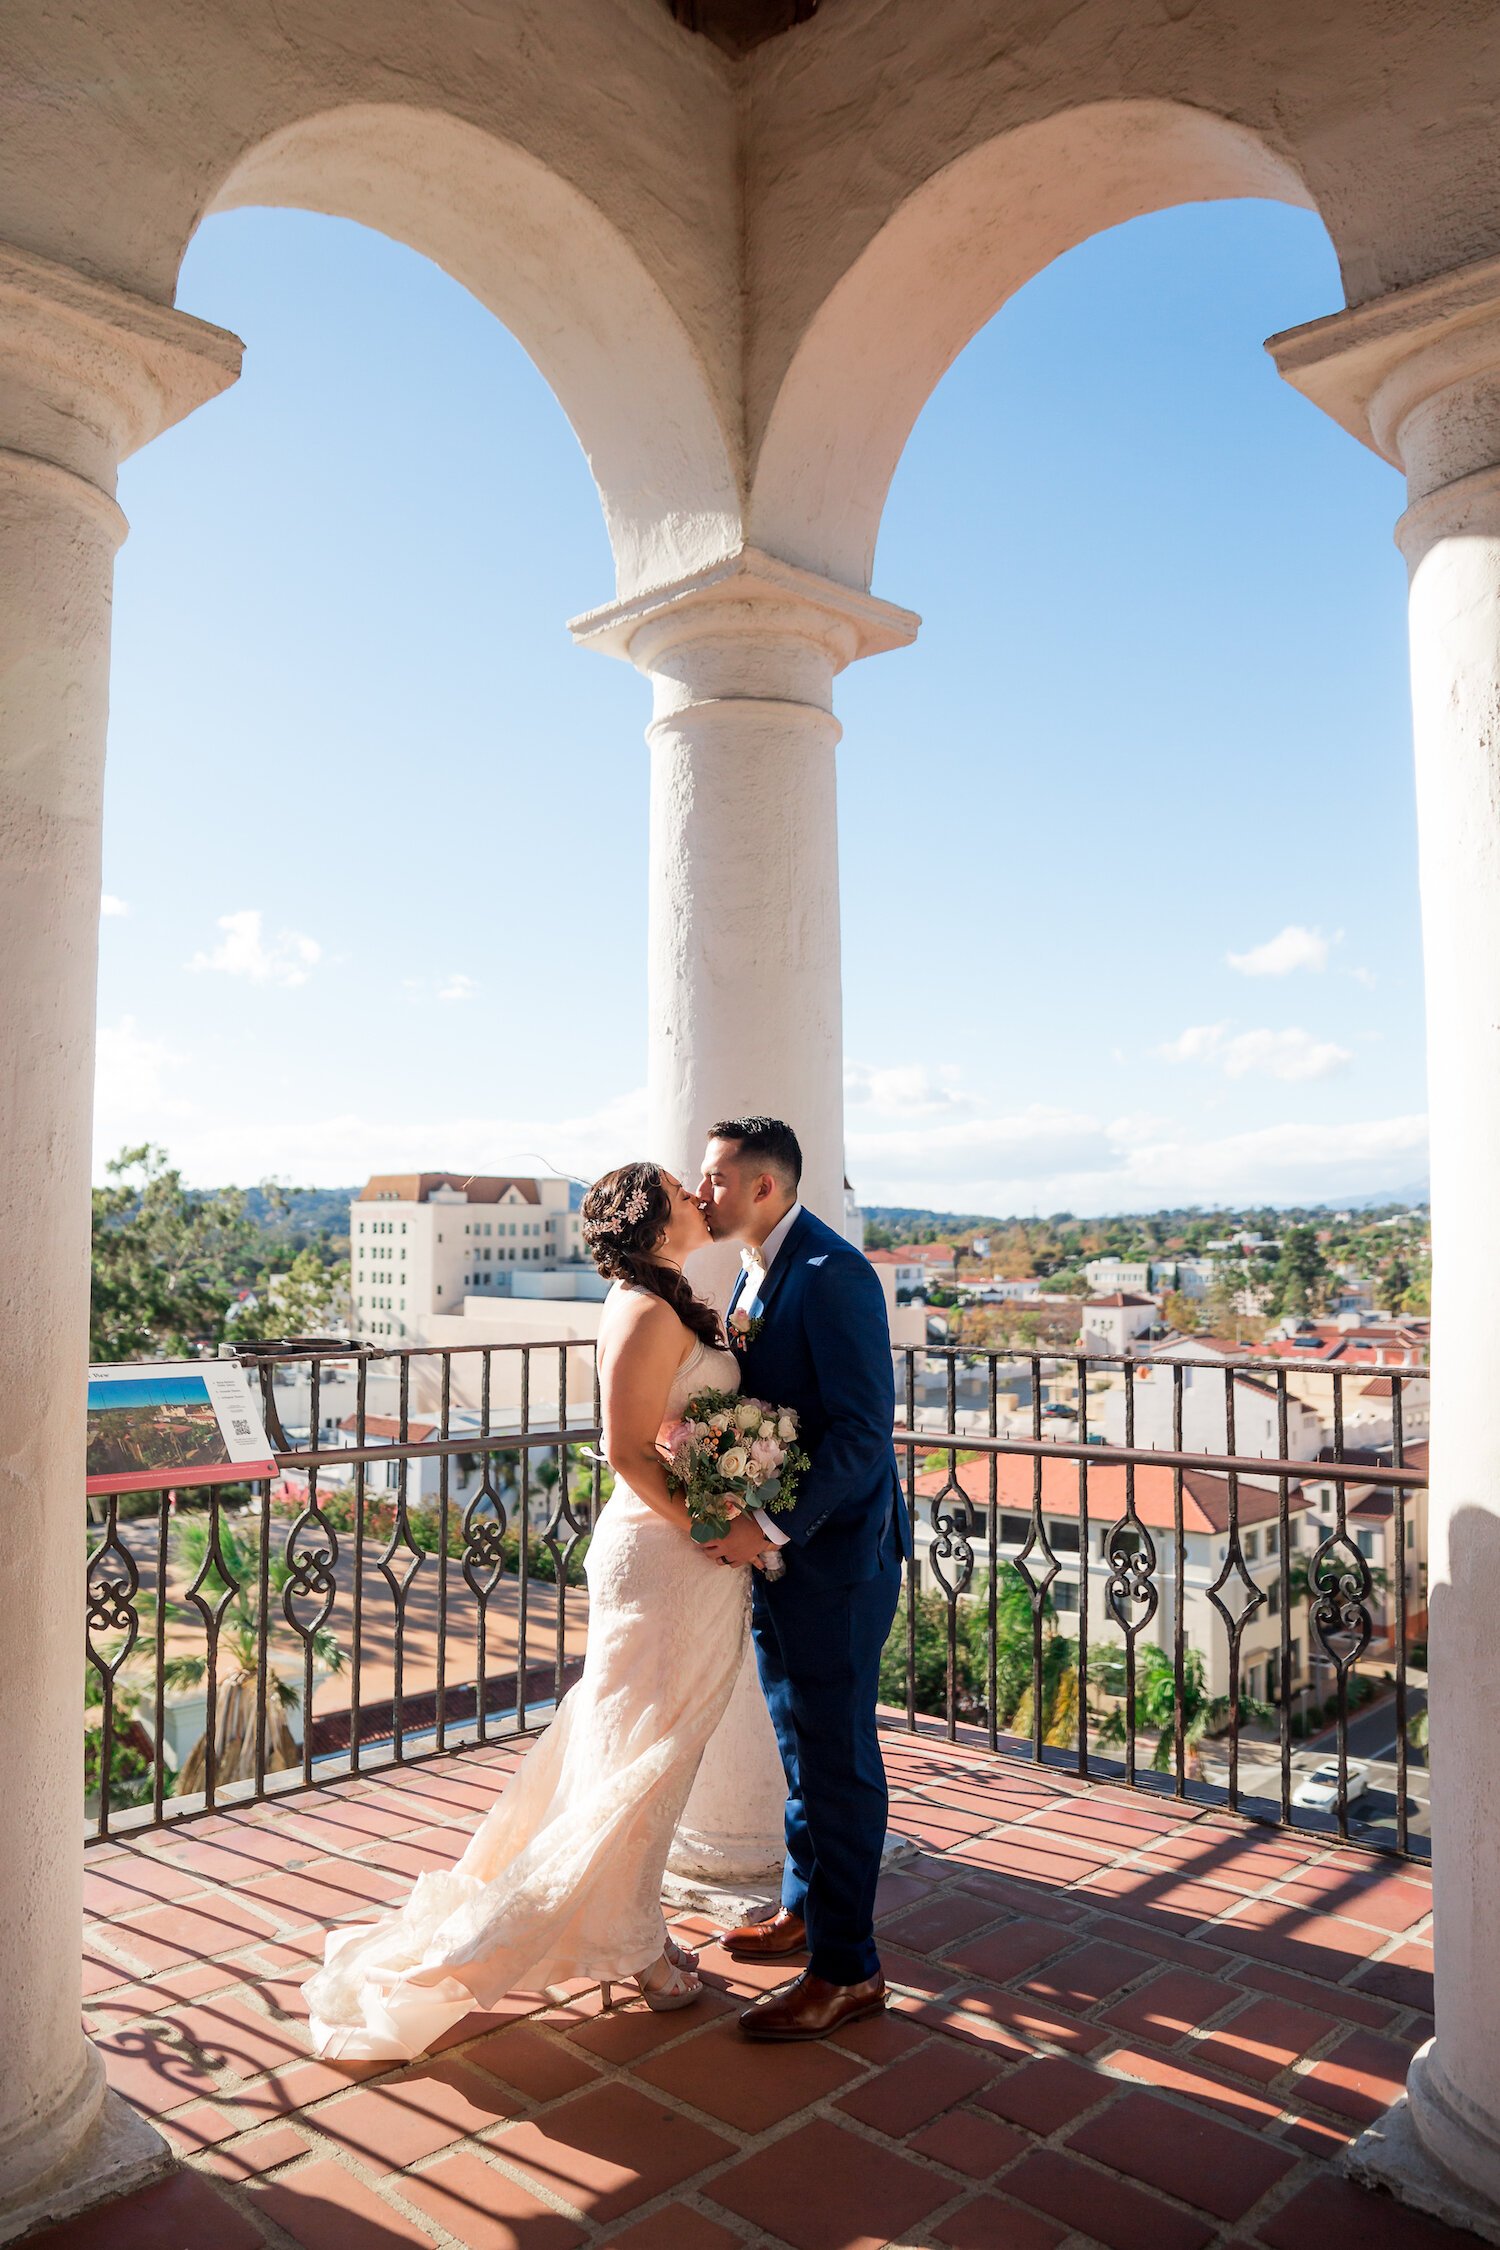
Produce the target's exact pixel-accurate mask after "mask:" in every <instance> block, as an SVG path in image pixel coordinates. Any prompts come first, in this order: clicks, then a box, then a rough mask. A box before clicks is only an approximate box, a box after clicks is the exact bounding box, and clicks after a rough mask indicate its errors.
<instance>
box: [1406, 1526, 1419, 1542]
mask: <svg viewBox="0 0 1500 2250" xmlns="http://www.w3.org/2000/svg"><path fill="white" fill-rule="evenodd" d="M1416 1543H1417V1527H1416V1525H1415V1524H1414V1523H1408V1525H1407V1527H1406V1544H1407V1546H1408V1547H1415V1545H1416Z"/></svg>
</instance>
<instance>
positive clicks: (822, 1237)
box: [698, 1117, 911, 2039]
mask: <svg viewBox="0 0 1500 2250" xmlns="http://www.w3.org/2000/svg"><path fill="white" fill-rule="evenodd" d="M801 1175H802V1151H801V1149H800V1148H799V1146H798V1144H797V1136H796V1134H795V1133H794V1132H793V1131H792V1129H791V1127H790V1125H784V1124H782V1123H781V1121H780V1120H779V1119H778V1118H774V1117H733V1118H725V1119H724V1120H723V1121H722V1122H721V1123H719V1124H717V1125H714V1126H711V1127H710V1129H709V1136H708V1150H707V1153H706V1155H705V1156H704V1159H703V1178H702V1181H701V1182H700V1184H699V1188H698V1196H699V1200H700V1202H701V1203H702V1205H703V1208H704V1211H705V1213H706V1215H707V1218H708V1223H709V1227H710V1230H711V1231H712V1233H713V1234H714V1235H715V1236H716V1237H718V1238H720V1239H721V1240H726V1241H735V1240H737V1241H739V1242H741V1243H743V1244H744V1246H745V1247H744V1249H743V1250H742V1252H741V1262H742V1266H743V1271H742V1272H741V1274H740V1278H739V1280H738V1282H737V1283H736V1285H735V1291H734V1295H733V1297H732V1298H731V1299H730V1307H729V1310H730V1339H731V1341H732V1342H733V1343H734V1345H735V1348H736V1349H737V1350H738V1351H739V1354H740V1367H741V1382H742V1386H743V1388H744V1390H745V1391H746V1392H747V1393H748V1394H749V1395H750V1396H751V1397H753V1398H762V1399H768V1400H770V1401H771V1402H772V1403H773V1404H774V1405H777V1406H790V1407H792V1408H794V1409H795V1410H796V1413H797V1415H798V1416H799V1418H800V1420H801V1425H802V1431H801V1442H802V1444H803V1446H804V1447H805V1449H806V1451H807V1453H808V1454H809V1456H810V1458H811V1463H812V1466H811V1468H810V1469H809V1470H808V1472H807V1474H806V1475H805V1476H804V1478H803V1480H802V1484H801V1489H800V1490H799V1492H798V1495H797V1499H796V1502H795V1504H794V1505H793V1506H792V1507H791V1508H789V1509H787V1510H786V1511H785V1513H783V1514H781V1515H776V1516H772V1515H766V1514H747V1515H744V1516H741V1517H739V1518H738V1519H737V1520H736V1521H735V1523H734V1524H733V1525H732V1526H731V1527H730V1530H729V1532H728V1533H727V1535H726V1536H725V1537H724V1538H723V1539H721V1540H718V1541H716V1542H715V1543H714V1544H712V1545H710V1546H709V1547H707V1548H706V1549H705V1552H706V1553H708V1554H710V1555H714V1556H716V1557H717V1558H718V1559H719V1560H720V1561H722V1562H725V1563H748V1562H753V1561H754V1560H755V1559H756V1557H757V1556H759V1555H761V1554H762V1553H764V1551H765V1549H766V1546H767V1542H768V1540H769V1541H770V1542H771V1543H772V1544H775V1545H777V1546H783V1545H784V1546H785V1549H786V1553H785V1556H784V1558H783V1559H784V1561H785V1564H786V1569H785V1572H784V1574H783V1575H782V1576H781V1577H779V1578H767V1577H765V1576H763V1575H762V1574H761V1573H760V1572H759V1571H757V1572H756V1574H755V1580H754V1598H753V1604H752V1610H751V1632H752V1634H753V1636H754V1640H755V1653H756V1661H757V1663H758V1665H759V1668H760V1681H761V1686H762V1688H763V1689H764V1691H765V1698H766V1702H767V1703H768V1704H769V1705H770V1710H771V1721H772V1724H773V1725H774V1727H775V1729H776V1739H777V1742H778V1744H779V1745H780V1749H781V1762H782V1765H783V1767H784V1768H785V1770H786V1784H787V1803H786V1867H785V1872H784V1873H783V1876H782V1882H781V1911H780V1912H779V1913H778V1914H776V1915H774V1916H773V1917H772V1919H771V1920H770V1921H769V1922H757V1923H753V1924H751V1925H749V1926H748V1927H746V1928H744V1929H738V1930H731V1931H730V1932H729V1934H728V1935H727V1936H726V1938H725V1939H724V1944H725V1946H726V1948H727V1949H728V1951H729V1952H730V1953H731V1954H732V1955H733V1956H734V1957H735V1958H736V1959H737V1960H745V1961H767V1960H776V1959H779V1958H781V1957H782V1956H787V1957H791V1956H793V1955H798V1954H801V1953H802V1952H803V1951H804V1949H805V1950H806V1952H807V1967H806V1968H805V1969H804V1971H803V1972H802V1974H801V1975H800V1976H799V1977H798V1978H797V1980H796V1982H795V1983H794V1984H792V1985H789V1986H788V1987H787V1988H786V1989H785V1990H783V1991H780V1992H775V1993H772V1994H770V1995H769V1996H768V1997H767V1998H765V1999H763V2000H757V2001H756V2002H755V2004H754V2006H753V2007H750V2008H747V2009H746V2011H745V2013H744V2014H743V2015H742V2016H741V2017H740V2024H741V2027H742V2028H743V2030H744V2032H745V2034H746V2036H747V2037H748V2038H751V2039H823V2038H826V2037H827V2035H828V2034H829V2032H831V2031H836V2030H837V2029H838V2028H839V2026H840V2025H842V2024H847V2023H853V2022H855V2021H857V2020H858V2018H859V2017H861V2016H869V2015H875V2014H877V2013H878V2012H879V2011H880V2010H881V2009H882V2008H883V2007H884V2006H885V2000H886V1990H885V1979H884V1978H883V1977H882V1976H881V1973H880V1960H879V1956H878V1955H877V1953H876V1951H875V1935H874V1930H875V1885H876V1881H877V1879H878V1877H879V1874H880V1854H881V1849H882V1846H883V1845H884V1842H885V1821H886V1810H887V1804H888V1798H887V1792H886V1782H885V1768H884V1766H883V1764H882V1762H881V1756H880V1742H879V1738H878V1735H877V1733H876V1727H875V1700H876V1689H877V1682H878V1679H879V1672H880V1652H881V1650H882V1649H883V1648H884V1646H885V1642H886V1637H887V1635H888V1634H889V1632H890V1629H891V1620H892V1619H893V1617H894V1616H895V1614H896V1598H897V1595H898V1594H899V1592H900V1589H901V1565H902V1560H903V1558H904V1557H905V1556H906V1555H908V1554H909V1553H910V1552H911V1532H910V1527H909V1525H908V1522H907V1515H906V1505H905V1502H904V1500H903V1498H902V1494H901V1485H900V1481H899V1479H898V1477H897V1473H896V1454H895V1448H894V1446H893V1445H892V1442H891V1428H892V1424H893V1423H894V1420H895V1383H894V1378H893V1374H892V1368H891V1336H890V1324H889V1322H888V1321H887V1319H886V1311H885V1297H884V1293H883V1291H882V1290H881V1286H880V1283H879V1280H878V1279H877V1277H876V1274H875V1271H874V1269H873V1267H872V1266H871V1265H870V1264H869V1262H868V1260H867V1259H866V1258H865V1257H864V1256H863V1255H862V1253H861V1252H860V1251H858V1250H856V1249H854V1248H853V1247H852V1246H851V1245H850V1244H849V1243H848V1242H846V1241H845V1239H844V1237H843V1236H842V1235H841V1234H835V1233H834V1231H833V1229H832V1228H831V1227H827V1226H825V1225H824V1224H823V1222H822V1220H821V1219H815V1218H814V1217H813V1215H812V1213H811V1212H810V1211H807V1210H804V1209H803V1207H802V1205H801V1203H800V1202H799V1201H798V1199H797V1188H798V1182H799V1181H800V1179H801Z"/></svg>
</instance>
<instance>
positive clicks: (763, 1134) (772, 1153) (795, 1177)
mask: <svg viewBox="0 0 1500 2250" xmlns="http://www.w3.org/2000/svg"><path fill="white" fill-rule="evenodd" d="M708 1137H709V1139H710V1140H711V1141H734V1142H735V1143H736V1144H737V1145H738V1148H739V1152H740V1154H741V1156H748V1157H749V1158H750V1160H751V1162H752V1163H755V1164H763V1165H764V1166H765V1168H766V1170H767V1171H768V1172H775V1173H776V1174H777V1176H778V1177H779V1178H780V1179H783V1180H784V1181H785V1182H786V1184H787V1186H788V1187H789V1188H793V1189H795V1188H796V1186H797V1185H798V1183H799V1182H800V1180H801V1178H802V1143H801V1142H800V1141H799V1140H798V1138H797V1136H796V1134H795V1133H794V1132H793V1131H792V1128H791V1126H790V1125H784V1124H783V1123H782V1121H781V1119H780V1118H779V1117H721V1118H720V1119H719V1122H718V1124H717V1125H710V1126H709V1128H708Z"/></svg>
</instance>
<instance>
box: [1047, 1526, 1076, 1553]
mask: <svg viewBox="0 0 1500 2250" xmlns="http://www.w3.org/2000/svg"><path fill="white" fill-rule="evenodd" d="M1047 1537H1048V1539H1049V1540H1050V1541H1051V1543H1052V1546H1053V1547H1054V1548H1055V1549H1056V1551H1057V1553H1058V1554H1060V1555H1076V1554H1077V1552H1078V1526H1077V1524H1076V1523H1056V1522H1049V1523H1048V1525H1047Z"/></svg>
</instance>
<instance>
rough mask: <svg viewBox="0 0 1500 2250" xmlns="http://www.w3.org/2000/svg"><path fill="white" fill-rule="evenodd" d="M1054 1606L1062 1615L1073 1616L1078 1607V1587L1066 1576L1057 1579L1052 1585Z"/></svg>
mask: <svg viewBox="0 0 1500 2250" xmlns="http://www.w3.org/2000/svg"><path fill="white" fill-rule="evenodd" d="M1052 1606H1053V1608H1054V1609H1055V1610H1056V1611H1057V1613H1058V1615H1059V1616H1060V1617H1066V1616H1071V1615H1072V1614H1073V1613H1074V1612H1075V1611H1076V1610H1077V1608H1078V1588H1077V1587H1076V1586H1073V1585H1070V1584H1069V1583H1068V1581H1067V1579H1065V1578H1059V1579H1056V1580H1055V1581H1054V1582H1053V1586H1052Z"/></svg>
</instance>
